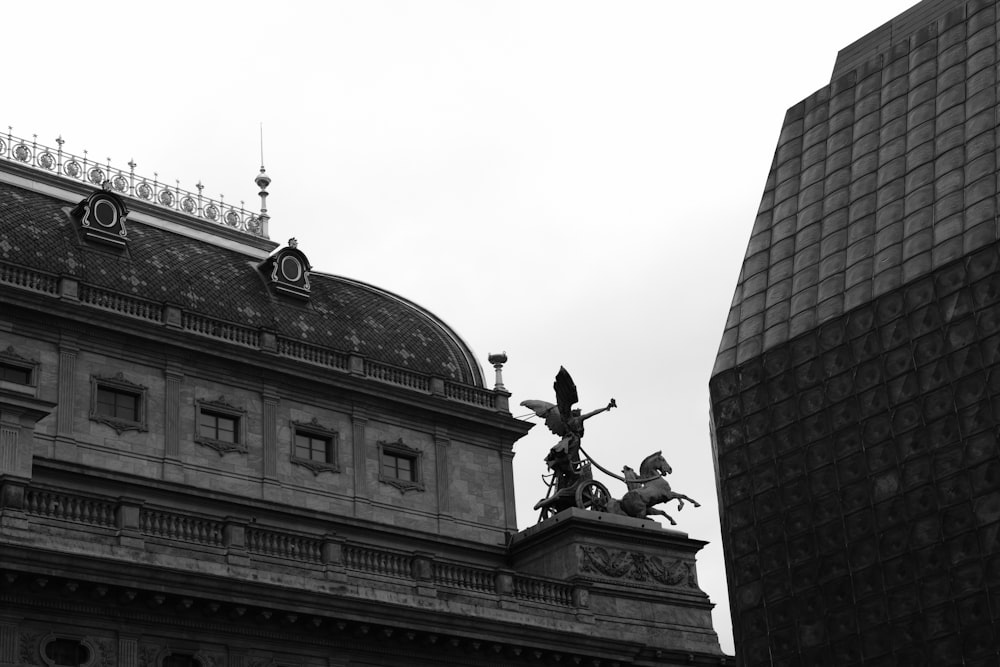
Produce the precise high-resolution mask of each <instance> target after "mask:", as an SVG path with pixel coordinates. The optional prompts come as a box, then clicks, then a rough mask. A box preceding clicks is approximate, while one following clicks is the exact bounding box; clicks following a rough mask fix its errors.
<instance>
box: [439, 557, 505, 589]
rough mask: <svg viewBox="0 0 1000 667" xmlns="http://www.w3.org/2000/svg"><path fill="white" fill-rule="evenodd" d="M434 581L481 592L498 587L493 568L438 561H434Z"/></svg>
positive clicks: (440, 584) (442, 584)
mask: <svg viewBox="0 0 1000 667" xmlns="http://www.w3.org/2000/svg"><path fill="white" fill-rule="evenodd" d="M434 583H435V584H437V585H439V586H447V587H449V588H461V589H464V590H469V591H479V592H481V593H493V592H495V591H496V587H497V584H496V573H495V572H493V571H492V570H482V569H478V568H472V567H466V566H465V565H454V564H452V563H437V562H436V563H434Z"/></svg>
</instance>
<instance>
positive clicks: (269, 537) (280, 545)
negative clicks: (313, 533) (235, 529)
mask: <svg viewBox="0 0 1000 667" xmlns="http://www.w3.org/2000/svg"><path fill="white" fill-rule="evenodd" d="M247 551H249V552H250V553H258V554H261V555H264V556H273V557H275V558H285V559H287V560H298V561H305V562H308V563H319V562H320V561H321V560H322V555H323V542H322V541H321V540H318V539H313V538H310V537H304V536H302V535H293V534H291V533H279V532H276V531H273V530H261V529H258V528H251V529H249V530H247Z"/></svg>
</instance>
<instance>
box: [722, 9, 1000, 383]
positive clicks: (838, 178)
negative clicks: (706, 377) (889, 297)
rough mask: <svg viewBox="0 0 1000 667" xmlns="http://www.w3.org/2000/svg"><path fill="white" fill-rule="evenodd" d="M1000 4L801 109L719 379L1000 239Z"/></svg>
mask: <svg viewBox="0 0 1000 667" xmlns="http://www.w3.org/2000/svg"><path fill="white" fill-rule="evenodd" d="M997 4H998V3H997V0H973V1H971V2H967V3H957V5H958V6H957V8H956V9H955V10H954V11H952V12H949V13H948V14H946V15H944V16H942V17H940V19H939V20H937V21H935V22H933V23H931V24H930V25H928V26H926V27H924V28H922V29H920V30H919V31H917V32H916V33H914V34H912V35H911V36H909V38H907V39H899V40H894V42H896V43H895V44H894V45H893V46H892V47H891V49H890V50H889V51H887V52H886V53H884V54H881V55H880V56H878V57H876V58H875V59H873V60H870V61H868V62H866V63H865V64H864V65H862V66H861V67H859V68H858V69H856V70H854V71H851V72H849V73H847V74H845V75H844V76H841V77H840V78H838V79H836V80H834V81H833V82H832V83H831V84H830V85H828V86H826V87H825V88H823V89H821V90H819V91H817V92H816V93H815V94H813V95H812V96H811V97H809V98H808V99H806V100H804V101H803V102H801V103H800V104H798V105H796V106H794V107H792V108H791V109H789V111H788V113H787V115H786V117H785V122H784V126H783V128H782V131H781V136H780V138H779V140H778V147H777V150H776V151H775V155H774V161H773V163H772V165H771V171H770V175H769V177H768V180H767V186H766V189H765V191H764V196H763V199H762V201H761V204H760V209H759V211H758V214H757V219H756V222H755V224H754V227H753V232H752V235H751V238H750V243H749V246H748V248H747V253H746V256H745V258H744V261H743V268H742V271H741V272H740V277H739V281H738V285H737V288H736V293H735V295H734V297H733V303H732V306H731V309H730V313H729V319H728V321H727V322H726V329H725V333H724V335H723V339H722V344H721V346H720V349H719V354H718V357H717V358H716V363H715V369H714V371H713V375H715V374H717V373H719V372H721V371H724V370H726V369H729V368H732V367H734V366H736V365H739V364H741V363H743V362H744V361H747V360H749V359H751V358H753V357H755V356H757V355H759V354H760V353H761V352H763V351H764V350H767V349H769V348H771V347H773V346H775V345H777V344H780V343H783V342H786V341H788V340H790V339H791V338H794V337H795V336H796V335H798V334H800V333H802V332H804V331H807V330H809V329H812V328H814V327H816V326H818V325H819V324H821V323H823V322H825V321H828V320H830V319H832V318H834V317H837V316H838V315H841V314H843V313H845V312H847V311H849V310H851V309H852V308H854V307H856V306H859V305H861V304H864V303H866V302H868V301H871V300H872V299H873V298H875V297H877V296H879V295H881V294H884V293H885V292H887V291H889V290H892V289H893V288H895V287H898V286H899V285H901V284H903V283H907V282H909V281H911V280H913V279H915V278H917V277H919V276H922V275H925V274H927V273H929V272H930V271H931V270H933V269H935V268H937V267H940V266H942V265H943V264H945V263H947V262H949V261H950V260H953V259H956V258H958V257H960V256H962V255H963V254H966V253H968V252H970V251H972V250H974V249H976V248H979V247H982V246H984V245H986V244H989V243H992V242H994V241H996V240H997V239H998V232H997V221H996V212H997V140H996V129H997V128H996V126H997V122H996V113H997V91H996V84H997V64H998V59H997Z"/></svg>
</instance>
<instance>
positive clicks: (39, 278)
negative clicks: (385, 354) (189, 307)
mask: <svg viewBox="0 0 1000 667" xmlns="http://www.w3.org/2000/svg"><path fill="white" fill-rule="evenodd" d="M0 285H10V286H13V287H16V288H20V289H25V290H30V291H32V292H40V293H43V294H47V295H50V296H53V297H62V298H66V299H68V300H72V301H77V302H79V303H80V304H82V305H84V306H88V307H92V308H99V309H101V310H104V311H110V312H114V313H116V314H117V315H120V316H123V317H128V318H131V319H136V320H141V321H143V322H147V323H154V324H160V325H163V326H166V327H170V328H175V329H180V330H182V331H186V332H188V333H192V334H195V335H198V336H204V337H207V338H212V339H216V340H222V341H225V342H227V343H230V344H233V345H238V346H240V347H244V348H250V349H254V350H260V351H263V352H269V353H275V354H277V355H278V356H279V357H284V358H287V359H293V360H295V361H300V362H304V363H307V364H312V365H316V366H322V367H323V368H328V369H332V370H336V371H340V372H343V373H353V374H355V375H359V376H361V377H364V378H367V379H369V380H375V381H377V382H381V383H385V384H391V385H393V386H396V387H401V388H403V389H408V390H411V391H416V392H420V393H422V394H428V395H435V396H439V397H443V398H445V399H446V400H450V401H455V402H457V403H462V404H465V405H472V406H476V407H480V408H486V409H488V410H496V411H500V412H507V411H508V403H507V397H508V396H509V394H508V393H506V392H505V391H502V390H493V389H485V388H482V387H474V386H471V385H466V384H463V383H460V382H454V381H451V380H444V379H442V378H439V377H435V376H432V375H429V374H426V373H419V372H415V371H411V370H409V369H405V368H399V367H397V366H392V365H390V364H384V363H381V362H377V361H373V360H370V359H364V358H362V357H359V356H357V355H351V354H346V353H344V352H340V351H337V350H333V349H330V348H326V347H323V346H319V345H313V344H310V343H304V342H302V341H298V340H295V339H292V338H287V337H285V336H281V335H277V334H274V333H273V332H270V331H266V330H262V329H256V328H253V327H247V326H244V325H241V324H235V323H233V322H227V321H225V320H221V319H218V318H213V317H209V316H207V315H201V314H198V313H193V312H190V311H186V310H183V309H181V308H178V307H177V306H173V305H170V304H163V303H157V302H155V301H151V300H149V299H142V298H139V297H134V296H131V295H127V294H121V293H119V292H115V291H112V290H108V289H105V288H102V287H96V286H93V285H88V284H86V283H80V282H78V281H76V280H75V279H73V278H60V277H58V276H56V275H52V274H47V273H43V272H41V271H37V270H34V269H25V268H22V267H18V266H14V265H10V264H4V263H0ZM352 360H354V361H353V363H352Z"/></svg>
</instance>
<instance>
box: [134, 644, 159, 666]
mask: <svg viewBox="0 0 1000 667" xmlns="http://www.w3.org/2000/svg"><path fill="white" fill-rule="evenodd" d="M159 654H160V647H159V646H150V645H148V644H143V645H142V646H140V647H139V667H156V665H157V660H156V658H157V656H158V655H159Z"/></svg>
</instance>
